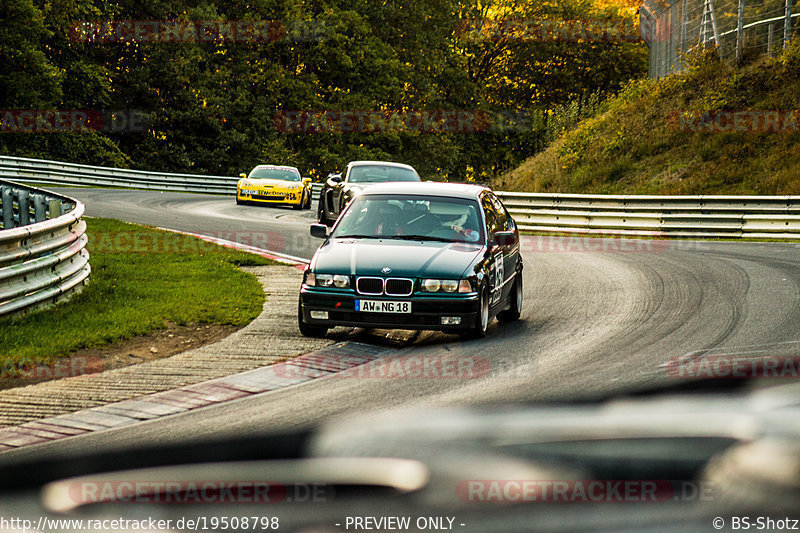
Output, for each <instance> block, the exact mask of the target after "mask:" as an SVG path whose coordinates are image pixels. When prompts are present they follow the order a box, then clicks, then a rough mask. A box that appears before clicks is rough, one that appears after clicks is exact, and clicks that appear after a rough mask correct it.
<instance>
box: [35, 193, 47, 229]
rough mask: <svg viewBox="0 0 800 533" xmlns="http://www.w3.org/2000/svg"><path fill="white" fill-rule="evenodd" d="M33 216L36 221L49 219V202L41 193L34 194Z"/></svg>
mask: <svg viewBox="0 0 800 533" xmlns="http://www.w3.org/2000/svg"><path fill="white" fill-rule="evenodd" d="M33 216H34V218H35V219H36V222H41V221H43V220H47V204H46V203H45V201H44V198H43V197H42V196H41V195H39V194H34V195H33Z"/></svg>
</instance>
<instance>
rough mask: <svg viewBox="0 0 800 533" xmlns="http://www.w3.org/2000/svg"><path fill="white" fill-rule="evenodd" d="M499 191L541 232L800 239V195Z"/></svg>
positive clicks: (523, 225) (525, 223)
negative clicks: (597, 193) (645, 194)
mask: <svg viewBox="0 0 800 533" xmlns="http://www.w3.org/2000/svg"><path fill="white" fill-rule="evenodd" d="M497 195H498V196H499V197H500V198H501V199H502V201H503V203H504V204H505V206H506V208H507V209H508V210H509V212H510V213H511V215H512V216H513V217H514V220H516V221H517V223H518V225H519V227H520V229H524V230H529V231H536V232H542V233H576V234H584V235H623V236H624V235H630V236H649V237H690V238H691V237H697V238H707V237H710V238H718V237H728V238H738V237H745V238H754V239H765V238H774V239H800V196H638V195H637V196H634V195H593V194H549V193H518V192H498V193H497Z"/></svg>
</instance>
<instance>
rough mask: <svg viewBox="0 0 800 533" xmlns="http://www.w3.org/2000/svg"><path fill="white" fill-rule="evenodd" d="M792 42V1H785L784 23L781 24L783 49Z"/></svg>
mask: <svg viewBox="0 0 800 533" xmlns="http://www.w3.org/2000/svg"><path fill="white" fill-rule="evenodd" d="M791 40H792V0H786V21H785V22H784V23H783V47H784V48H786V47H787V46H789V41H791Z"/></svg>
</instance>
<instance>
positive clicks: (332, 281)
mask: <svg viewBox="0 0 800 533" xmlns="http://www.w3.org/2000/svg"><path fill="white" fill-rule="evenodd" d="M305 283H306V285H308V286H309V287H336V288H337V289H346V288H348V287H350V277H349V276H345V275H342V274H336V275H335V276H334V275H333V274H314V273H313V272H309V273H308V274H306V281H305Z"/></svg>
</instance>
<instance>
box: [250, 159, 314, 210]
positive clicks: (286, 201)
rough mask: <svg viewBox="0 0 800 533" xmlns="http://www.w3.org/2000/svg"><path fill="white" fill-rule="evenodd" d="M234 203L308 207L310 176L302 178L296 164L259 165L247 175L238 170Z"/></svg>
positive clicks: (309, 203)
mask: <svg viewBox="0 0 800 533" xmlns="http://www.w3.org/2000/svg"><path fill="white" fill-rule="evenodd" d="M239 177H240V178H241V179H240V180H239V182H238V183H237V184H236V203H237V204H238V205H241V204H244V203H257V204H281V205H291V206H292V207H293V208H295V209H310V208H311V178H303V177H301V176H300V171H299V170H297V169H296V168H295V167H284V166H276V165H258V166H257V167H255V168H254V169H253V170H251V171H250V175H245V174H239Z"/></svg>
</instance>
